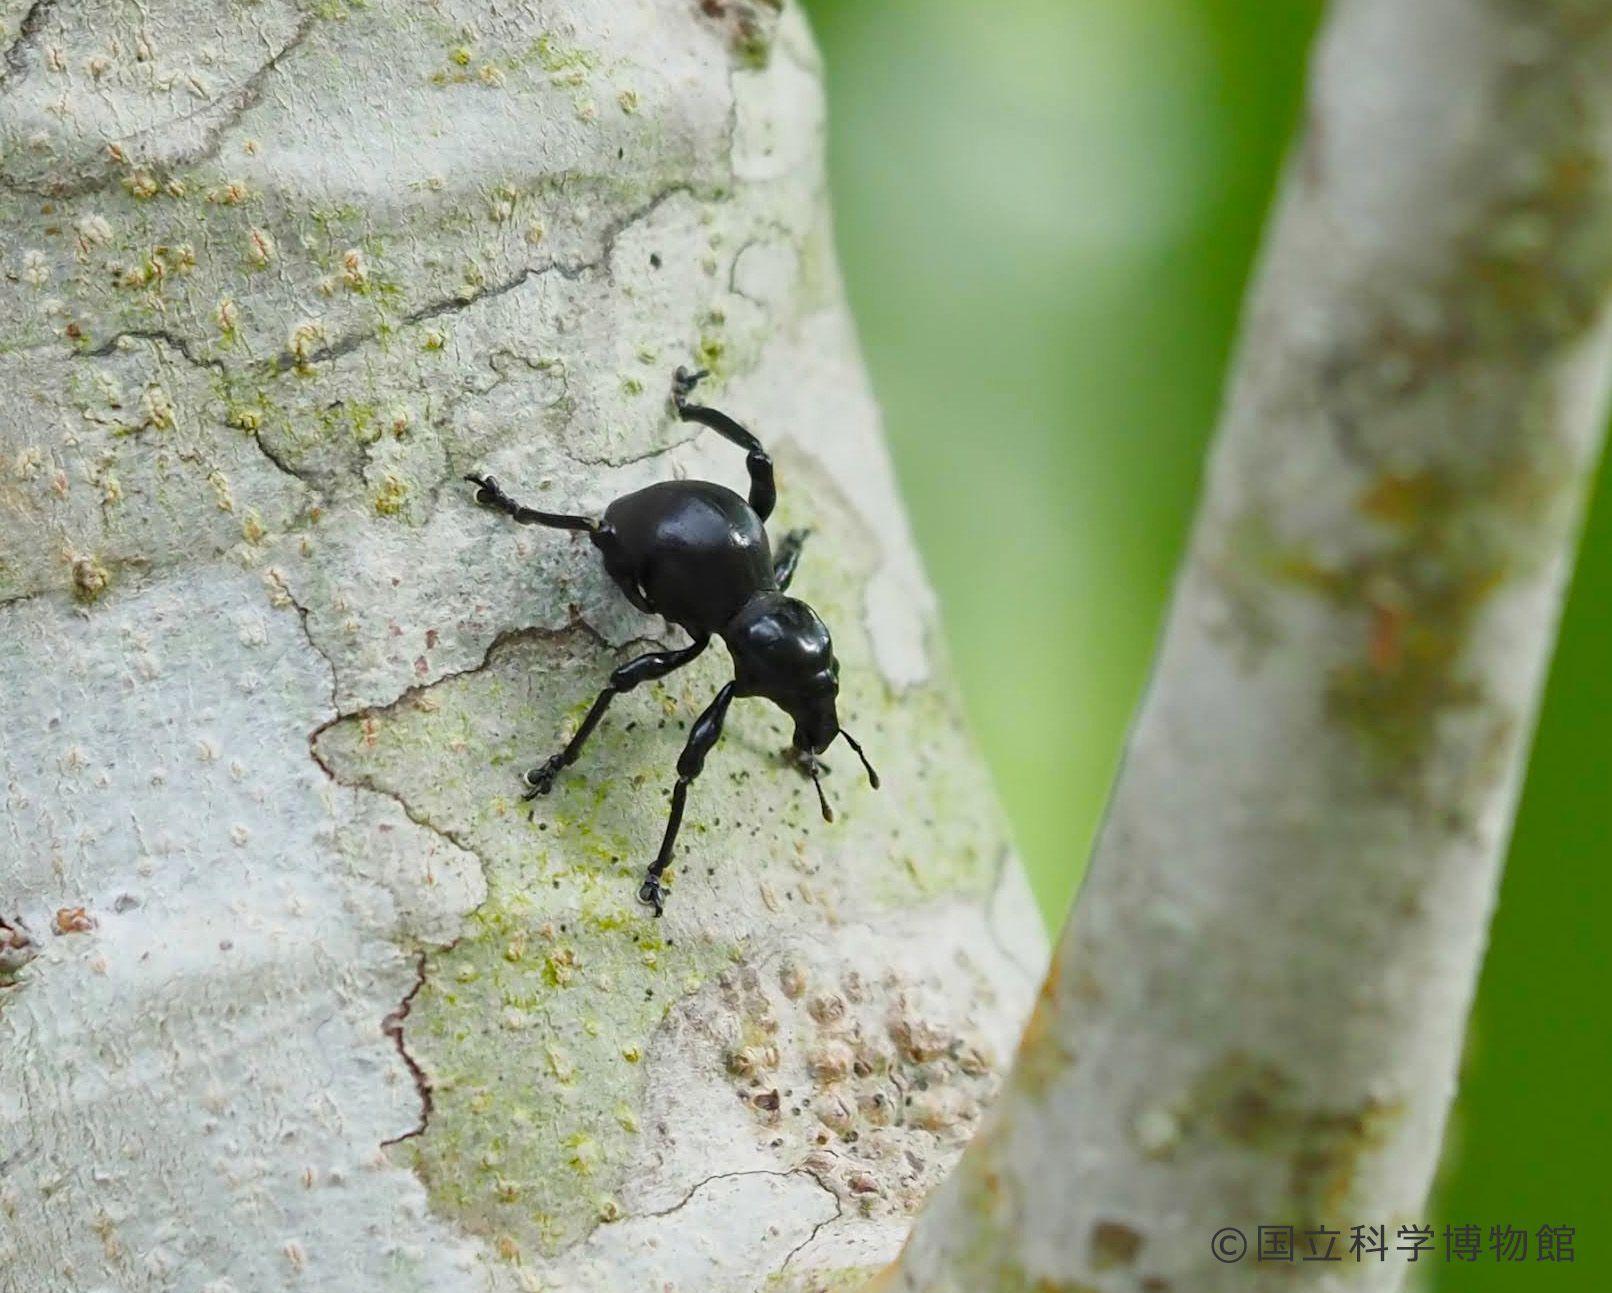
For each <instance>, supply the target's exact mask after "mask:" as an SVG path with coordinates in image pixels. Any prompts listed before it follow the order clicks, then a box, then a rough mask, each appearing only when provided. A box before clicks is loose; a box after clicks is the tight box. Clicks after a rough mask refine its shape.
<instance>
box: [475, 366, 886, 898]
mask: <svg viewBox="0 0 1612 1293" xmlns="http://www.w3.org/2000/svg"><path fill="white" fill-rule="evenodd" d="M706 375H707V374H706V373H705V372H704V371H703V370H702V371H700V372H692V373H691V372H689V371H688V369H686V368H679V369H678V370H677V373H676V375H675V376H674V377H673V378H672V403H673V404H674V405H675V406H676V408H677V414H678V416H679V417H680V418H682V419H683V421H685V422H698V423H700V424H701V425H703V426H707V427H710V428H711V430H713V431H715V432H716V433H717V434H718V435H720V436H722V437H723V438H724V439H725V440H729V441H731V442H732V443H733V444H736V445H738V446H739V448H741V449H743V450H745V453H746V458H745V465H746V466H747V467H748V468H749V470H750V498H749V501H748V502H747V501H746V500H744V499H742V498H740V497H739V496H738V495H737V494H735V493H734V492H733V491H732V490H730V489H726V488H724V487H723V486H721V485H714V484H712V483H711V482H709V481H704V480H669V481H662V482H660V483H659V484H656V485H650V486H649V487H648V488H646V489H640V490H637V491H635V492H634V493H631V494H627V495H624V496H623V497H621V498H618V499H617V500H616V501H615V502H614V503H612V504H610V506H609V507H607V508H606V509H605V514H604V517H603V519H601V520H597V521H596V520H594V519H593V518H592V517H588V516H570V515H566V514H563V513H556V512H539V511H537V510H535V509H534V508H530V507H523V506H522V505H521V504H519V503H517V502H516V501H515V500H514V499H512V498H510V497H509V495H508V494H506V493H504V491H503V489H502V488H500V486H499V484H498V482H497V481H496V480H494V479H493V478H492V477H491V476H467V477H465V479H466V480H468V481H470V482H471V483H472V484H473V485H475V486H476V502H478V503H480V504H482V505H483V506H484V507H491V508H494V509H496V510H497V511H500V512H503V513H504V514H505V515H507V516H509V517H511V518H513V519H514V520H516V521H519V522H520V523H521V524H522V525H547V526H551V527H553V528H554V529H558V530H581V531H583V532H584V533H586V534H587V535H588V537H589V538H590V539H592V540H593V545H594V547H596V548H598V549H599V552H600V555H601V556H603V558H604V565H605V570H606V571H607V572H608V573H609V575H610V577H611V578H612V579H613V580H615V582H616V583H617V585H618V586H619V587H620V588H621V591H622V592H623V593H625V594H626V595H627V600H628V601H630V602H631V603H632V604H633V605H634V606H636V607H637V608H638V609H639V610H641V611H647V612H649V613H650V614H652V615H660V616H662V617H663V618H664V619H666V620H668V621H669V622H671V623H673V624H675V625H677V626H678V627H679V628H681V629H682V630H683V631H684V632H685V633H687V634H688V636H689V637H690V639H692V640H691V641H690V642H689V644H688V645H687V646H685V647H680V648H678V649H676V650H671V651H651V652H650V653H649V654H647V655H641V656H638V657H637V658H636V659H633V660H629V661H627V662H626V663H625V664H623V665H621V666H619V667H618V668H617V669H616V670H615V671H614V672H612V673H611V675H610V681H609V683H608V684H606V686H605V689H604V690H603V691H601V692H600V693H599V696H598V698H597V699H596V700H595V701H594V702H593V707H592V708H591V709H589V710H588V713H587V717H586V718H584V719H583V720H582V726H581V727H579V728H577V732H576V735H575V736H573V737H572V738H571V740H570V742H569V743H568V744H567V745H566V747H565V748H564V749H563V750H561V751H560V752H559V753H558V754H556V755H553V756H552V757H551V758H550V759H549V760H548V761H547V762H546V763H544V764H543V765H542V766H541V767H536V768H533V769H531V771H529V772H527V773H526V775H525V778H524V780H525V782H526V785H527V791H526V794H525V798H527V799H532V798H534V797H535V796H537V795H546V794H547V793H548V792H549V791H550V790H551V789H552V788H553V786H554V779H555V777H557V776H558V775H559V773H560V769H562V768H564V767H567V766H569V765H570V764H572V763H575V762H576V759H577V756H578V755H579V754H581V753H582V747H583V745H584V744H586V743H587V739H588V737H589V736H590V735H592V733H593V729H594V728H595V727H597V726H598V725H599V720H600V719H601V718H603V717H604V712H605V710H606V709H607V708H609V706H610V702H611V701H612V700H613V699H614V698H615V697H616V696H618V695H620V694H621V693H622V692H624V691H631V690H632V689H633V688H634V687H636V686H638V685H639V684H640V683H644V682H649V681H650V680H652V679H655V678H664V677H665V676H666V675H667V674H669V673H671V672H672V671H673V670H674V669H680V668H682V667H683V666H684V665H686V664H687V663H688V662H689V661H691V660H693V659H694V657H695V656H697V655H699V654H700V652H702V651H704V650H705V648H706V647H707V646H708V645H709V644H710V641H711V638H712V637H713V636H716V637H720V638H721V639H722V640H723V642H725V643H726V644H727V647H728V653H729V654H730V655H731V656H732V658H733V680H732V681H731V682H729V683H728V684H727V685H726V686H724V687H723V688H722V690H721V691H719V692H717V694H716V699H715V700H713V701H712V702H711V703H710V704H709V705H708V706H706V708H705V711H704V712H703V713H702V714H701V715H700V716H699V718H698V719H696V720H695V722H694V730H693V731H692V732H690V733H689V737H688V742H687V744H686V745H685V746H684V747H683V753H682V755H681V756H680V757H679V758H678V760H677V783H676V785H674V786H673V787H672V809H671V816H670V817H669V818H668V819H667V822H666V834H665V836H664V837H663V838H662V839H661V845H660V852H659V853H658V854H656V856H655V860H654V862H652V863H651V864H650V866H649V869H648V872H647V873H646V874H645V876H644V883H643V885H642V886H641V887H640V888H639V890H638V898H639V900H640V901H641V902H646V903H648V904H650V905H651V906H653V907H654V908H655V914H656V915H657V916H659V915H660V914H661V912H662V904H663V902H664V900H665V897H666V891H665V889H663V888H662V887H661V882H660V877H661V873H662V872H663V871H665V870H666V866H667V864H668V863H669V862H670V861H671V860H672V848H673V846H674V845H675V843H676V842H677V829H678V827H679V826H680V825H681V824H682V821H683V805H684V802H685V801H686V800H687V798H688V787H689V783H690V782H692V781H693V780H694V778H695V777H697V776H699V775H700V769H701V768H703V767H704V766H705V756H706V755H707V754H709V753H710V752H711V747H712V746H713V745H715V744H716V742H717V738H718V737H719V736H721V735H722V722H723V719H725V718H726V717H727V712H728V705H729V704H730V703H731V702H732V701H733V699H734V697H736V696H765V697H766V698H767V699H768V700H770V701H772V702H773V704H775V705H777V706H778V707H779V708H780V709H782V710H783V711H784V713H786V714H788V715H789V717H790V718H792V719H793V720H794V721H795V737H794V753H795V757H796V759H797V761H798V762H799V764H800V767H801V769H802V771H804V772H805V773H806V775H808V776H809V777H811V779H812V784H813V785H814V786H816V788H817V797H818V802H819V804H820V805H821V807H822V810H823V817H824V820H826V821H832V820H833V814H832V813H831V812H830V811H829V807H828V800H827V799H826V798H824V796H823V787H822V783H821V782H820V781H819V776H820V774H821V773H822V771H823V770H824V769H823V766H822V764H821V763H819V762H818V759H817V756H818V755H819V754H821V753H822V752H823V751H824V750H826V749H827V748H828V747H829V745H830V744H831V743H832V742H833V740H834V738H835V737H837V736H843V737H844V738H845V740H846V743H847V744H848V745H850V747H851V748H852V749H853V750H855V751H856V755H857V757H858V758H859V759H861V761H862V766H863V767H864V768H866V769H867V774H868V780H869V781H870V782H871V783H872V785H873V787H874V789H877V788H878V785H879V775H878V773H876V772H875V771H874V770H873V765H872V764H870V763H869V762H868V760H867V756H866V755H865V754H863V752H862V747H861V746H860V745H858V744H857V742H856V739H855V738H854V737H853V736H852V735H851V734H850V733H849V732H847V731H845V729H844V728H842V727H841V726H840V721H839V715H838V713H837V711H836V709H835V704H834V702H835V698H836V697H837V696H838V695H839V689H840V684H839V673H840V666H839V662H838V661H836V660H835V659H834V648H833V644H832V643H831V642H830V640H829V635H828V628H827V626H825V625H824V623H823V621H822V620H820V619H819V618H818V617H817V613H816V612H815V611H814V610H812V608H811V607H810V606H808V605H806V603H805V602H802V601H798V600H797V599H795V598H793V597H787V596H785V592H786V590H787V589H788V588H789V581H790V580H791V579H793V578H794V575H795V567H796V565H797V564H798V563H799V561H800V552H801V546H802V544H803V543H804V542H805V540H806V536H807V534H808V531H805V530H791V531H790V532H789V533H788V534H787V535H785V536H784V541H783V543H782V544H780V545H779V549H778V556H777V558H776V560H775V559H774V558H773V556H772V551H771V548H770V547H769V545H768V543H767V531H766V528H765V525H764V522H765V521H766V519H767V517H768V516H770V515H771V514H772V509H773V504H774V503H776V502H777V501H778V491H777V489H776V487H775V486H774V484H773V475H772V459H771V458H770V457H768V456H767V451H766V450H765V449H764V448H762V445H761V441H759V440H757V439H756V437H755V436H753V435H751V434H750V432H748V431H746V430H745V429H744V428H743V427H742V426H740V425H739V424H738V423H737V422H735V421H734V420H733V419H732V418H730V417H729V416H728V415H727V414H725V413H718V412H717V411H716V410H715V409H710V408H705V407H704V406H702V405H699V404H691V403H690V402H689V399H688V397H689V393H690V392H691V391H693V389H694V387H695V385H696V384H697V383H698V382H699V381H700V379H701V378H702V377H705V376H706Z"/></svg>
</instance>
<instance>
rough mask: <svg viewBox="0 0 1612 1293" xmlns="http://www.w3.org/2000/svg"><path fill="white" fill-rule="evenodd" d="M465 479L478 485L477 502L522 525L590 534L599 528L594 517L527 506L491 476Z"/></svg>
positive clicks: (467, 477)
mask: <svg viewBox="0 0 1612 1293" xmlns="http://www.w3.org/2000/svg"><path fill="white" fill-rule="evenodd" d="M465 479H466V480H468V481H469V482H470V483H471V484H472V485H474V486H475V487H476V502H478V503H480V504H481V505H482V506H483V507H490V508H492V509H493V510H494V511H495V512H502V513H503V514H504V515H505V516H507V517H509V518H510V519H511V520H513V521H518V522H520V524H522V525H546V526H548V527H550V528H551V529H555V530H586V531H587V532H588V533H590V534H591V533H593V531H595V530H597V529H598V528H599V523H598V522H597V521H595V520H594V519H593V518H592V517H588V516H571V515H568V514H567V513H565V512H539V511H538V510H537V509H536V508H532V507H525V506H523V505H521V504H520V503H517V502H516V501H515V500H514V499H513V498H511V497H510V496H509V495H508V494H506V493H504V487H503V486H502V485H500V484H499V483H498V482H497V481H496V480H494V479H493V478H492V477H491V476H466V477H465Z"/></svg>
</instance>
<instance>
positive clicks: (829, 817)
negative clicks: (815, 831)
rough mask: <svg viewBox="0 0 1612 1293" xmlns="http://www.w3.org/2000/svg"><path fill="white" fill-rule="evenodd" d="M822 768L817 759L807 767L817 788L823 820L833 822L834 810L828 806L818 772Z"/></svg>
mask: <svg viewBox="0 0 1612 1293" xmlns="http://www.w3.org/2000/svg"><path fill="white" fill-rule="evenodd" d="M821 766H822V765H821V764H819V763H818V762H817V760H816V759H813V760H812V761H811V762H810V763H808V764H807V765H806V771H807V772H809V773H810V774H811V778H812V785H813V786H815V787H816V788H817V802H818V804H819V805H820V806H821V807H822V810H823V820H824V821H825V822H831V821H833V820H834V810H833V809H832V808H830V807H829V806H828V796H827V795H825V794H824V793H823V782H822V778H821V776H820V774H819V772H818V769H819V768H820V767H821Z"/></svg>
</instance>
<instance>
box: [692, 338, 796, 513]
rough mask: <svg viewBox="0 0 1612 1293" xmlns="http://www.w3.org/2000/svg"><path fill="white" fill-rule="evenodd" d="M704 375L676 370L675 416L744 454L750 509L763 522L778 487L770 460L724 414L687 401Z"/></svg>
mask: <svg viewBox="0 0 1612 1293" xmlns="http://www.w3.org/2000/svg"><path fill="white" fill-rule="evenodd" d="M704 376H706V373H705V371H704V370H703V369H701V370H700V371H699V372H694V373H691V372H689V370H688V369H686V368H679V369H678V370H677V372H676V373H675V374H674V375H673V376H672V403H673V404H675V405H676V406H677V416H678V417H680V418H682V419H683V421H685V422H698V423H699V424H700V425H701V426H707V427H710V428H711V430H713V431H715V432H716V433H717V434H718V435H719V436H721V437H722V438H723V439H724V440H726V441H728V443H730V444H736V445H738V446H739V448H741V449H743V450H744V451H745V460H744V464H745V466H746V467H747V468H748V469H749V471H750V508H751V510H752V511H753V512H755V514H756V515H757V516H759V517H760V518H761V519H762V520H763V521H765V520H766V519H767V518H768V517H769V516H771V515H772V509H773V506H774V505H775V504H776V503H777V502H778V486H777V483H776V482H775V481H774V480H773V475H772V458H771V457H769V456H768V454H767V451H766V449H765V448H763V447H762V443H761V441H759V440H757V439H756V438H755V436H753V435H751V434H750V432H748V431H746V430H745V429H744V428H743V427H742V426H740V425H739V424H738V423H737V422H735V421H734V420H733V419H732V418H730V417H729V416H728V415H727V414H726V413H718V412H717V411H716V410H715V409H708V408H706V407H705V406H704V405H703V404H690V403H689V402H688V396H689V392H690V391H692V390H693V389H694V385H695V383H696V382H698V381H699V380H700V378H702V377H704Z"/></svg>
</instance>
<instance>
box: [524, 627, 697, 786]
mask: <svg viewBox="0 0 1612 1293" xmlns="http://www.w3.org/2000/svg"><path fill="white" fill-rule="evenodd" d="M710 640H711V639H710V638H696V639H695V640H694V641H692V642H690V643H689V644H688V645H687V646H686V647H681V648H679V649H678V650H676V651H651V652H650V653H649V654H648V655H641V656H637V657H635V658H634V659H631V660H629V661H627V663H626V664H623V665H620V666H618V667H617V668H616V669H614V670H613V671H612V672H611V674H610V682H609V685H608V686H606V687H605V689H604V690H603V691H601V692H600V693H599V694H598V696H596V697H595V698H594V701H593V704H592V706H590V707H589V709H588V713H587V717H586V718H584V719H583V720H582V726H581V727H579V728H577V731H576V735H575V736H573V737H572V738H571V739H570V740H569V741H567V742H566V743H565V749H563V750H561V751H560V752H559V753H558V754H555V755H551V756H550V757H549V758H548V759H547V760H546V761H545V762H544V763H542V764H541V765H539V766H538V767H535V768H533V769H532V770H531V771H529V772H528V773H527V774H526V775H525V776H524V777H523V778H522V780H523V781H525V782H526V786H527V789H526V793H525V794H524V795H522V796H521V798H523V799H535V798H536V797H537V796H538V795H546V794H548V792H549V791H550V790H552V789H554V778H555V777H557V776H559V775H560V771H561V769H563V768H568V767H570V766H571V764H573V763H575V762H576V761H577V756H578V755H580V754H581V753H582V747H583V746H584V745H586V744H587V743H588V738H589V737H590V736H592V735H593V729H594V728H596V727H598V726H599V720H600V719H601V718H603V717H604V713H605V710H607V709H609V708H610V702H611V701H613V700H614V699H615V698H616V697H617V696H619V695H620V694H621V693H622V692H624V691H631V690H632V689H633V688H634V687H636V686H638V685H639V684H640V683H645V682H650V681H652V680H654V679H656V678H664V677H665V676H666V675H667V674H669V673H671V672H672V671H673V670H674V669H681V668H682V667H683V666H684V665H686V664H687V663H688V662H689V661H690V660H692V659H694V657H695V656H697V655H699V654H700V652H701V651H703V650H705V647H706V644H707V643H709V642H710Z"/></svg>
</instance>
